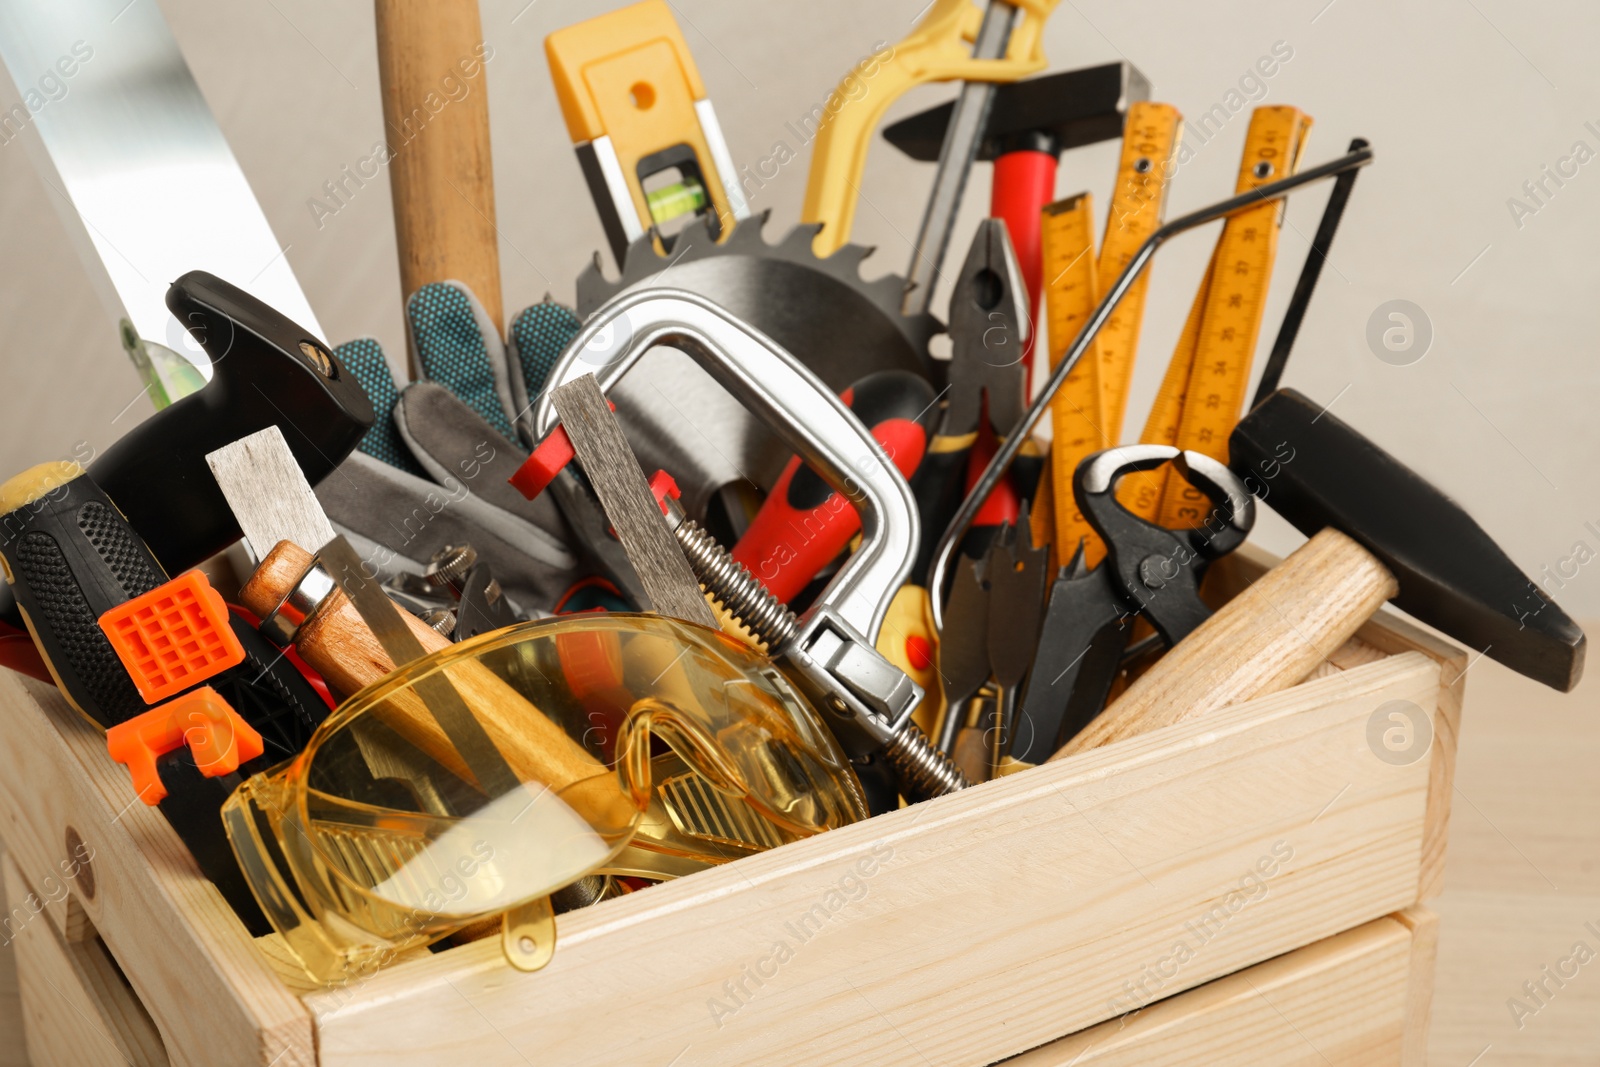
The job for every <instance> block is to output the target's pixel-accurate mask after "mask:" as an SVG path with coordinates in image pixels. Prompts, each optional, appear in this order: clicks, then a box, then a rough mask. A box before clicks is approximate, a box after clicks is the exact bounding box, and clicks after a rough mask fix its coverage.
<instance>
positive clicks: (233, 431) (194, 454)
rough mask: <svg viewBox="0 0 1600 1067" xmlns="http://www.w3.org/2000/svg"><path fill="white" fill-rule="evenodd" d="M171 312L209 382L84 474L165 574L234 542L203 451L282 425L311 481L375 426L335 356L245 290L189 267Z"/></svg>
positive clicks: (235, 527)
mask: <svg viewBox="0 0 1600 1067" xmlns="http://www.w3.org/2000/svg"><path fill="white" fill-rule="evenodd" d="M167 307H168V308H169V309H170V310H171V311H172V314H173V315H174V316H176V318H177V320H178V321H179V322H180V323H182V324H183V325H184V328H185V329H187V330H188V331H189V333H190V334H191V335H193V336H194V338H195V340H196V341H197V342H198V343H199V344H200V347H201V348H203V349H204V350H205V353H206V356H207V357H209V358H210V360H211V375H212V377H211V381H210V382H209V383H207V385H206V386H205V388H203V389H201V390H200V391H199V392H197V393H193V394H191V395H189V396H186V397H184V398H183V399H182V400H179V401H178V402H177V403H175V404H173V405H172V406H171V407H168V408H165V409H163V410H162V411H159V412H157V413H156V414H154V415H152V416H151V417H150V418H148V419H146V420H145V421H144V422H142V423H140V424H139V425H138V426H136V427H134V428H133V429H132V430H130V431H129V432H128V433H127V434H126V435H125V436H124V437H123V438H122V439H121V440H119V441H117V442H116V443H115V444H114V445H112V446H111V447H110V448H108V449H106V451H105V453H104V454H103V455H101V456H100V458H99V459H97V460H95V461H94V463H93V464H92V465H91V466H90V468H89V472H90V473H91V474H92V475H93V476H94V480H95V482H96V483H98V484H99V486H100V488H102V489H104V490H105V492H106V495H108V496H109V497H110V498H111V499H112V500H114V501H116V504H117V507H118V508H119V509H121V511H122V513H123V514H124V515H126V516H127V518H128V522H129V523H131V524H132V526H133V528H134V529H135V530H137V531H139V534H140V536H142V537H143V538H144V540H145V543H146V544H148V545H149V546H150V551H151V552H153V553H154V554H155V557H156V559H158V560H160V561H161V563H162V564H163V566H165V568H166V570H167V572H168V573H169V574H178V573H180V572H182V571H185V570H188V569H189V568H190V567H193V566H195V565H196V564H198V563H200V562H201V561H203V560H205V559H207V558H209V557H211V556H213V555H215V554H216V553H218V552H220V551H222V550H223V549H225V548H227V547H228V546H229V545H230V544H232V543H233V542H235V541H237V540H238V539H239V537H240V531H239V523H238V521H237V520H235V519H234V517H233V512H232V511H231V510H230V509H229V508H228V504H227V501H226V500H224V499H223V496H222V490H221V489H220V488H218V486H217V482H216V479H215V478H213V477H212V476H211V471H210V469H209V468H208V467H207V466H206V454H207V453H208V452H212V451H215V450H216V449H218V448H221V447H222V446H223V445H227V444H232V443H233V442H234V441H237V440H238V439H239V438H241V437H247V436H249V435H250V434H253V433H255V432H257V431H258V430H264V429H266V428H267V427H268V426H278V427H280V428H281V429H282V430H283V436H284V437H285V438H286V439H287V440H288V442H289V448H290V451H292V452H293V453H294V458H295V459H296V460H297V461H298V462H299V464H300V468H301V469H302V470H303V471H305V475H306V480H307V481H309V482H310V483H311V484H312V485H316V484H317V483H318V482H320V481H321V480H322V479H323V478H325V477H326V476H327V475H328V474H329V473H331V472H332V470H333V469H334V468H335V467H337V466H338V465H339V464H340V463H342V462H343V461H344V459H345V457H347V456H348V455H349V454H350V453H351V452H352V451H354V450H355V447H356V444H357V443H358V442H359V441H360V440H361V438H362V436H363V435H364V434H365V433H366V432H367V430H368V429H369V428H371V426H372V423H373V411H372V403H371V401H370V400H368V399H367V394H366V391H365V390H364V389H362V388H361V384H360V383H359V382H357V381H356V379H355V376H354V375H352V374H350V373H348V372H347V371H346V370H345V369H344V368H343V367H342V366H340V364H339V362H338V360H336V359H335V358H334V356H333V352H332V350H331V349H329V348H328V346H327V345H326V344H325V343H323V342H322V341H321V340H319V339H317V338H315V337H313V336H312V335H311V333H310V332H309V331H307V330H306V329H304V328H303V327H300V326H297V325H296V324H295V323H293V322H291V321H290V320H289V319H288V318H286V317H285V316H283V315H281V314H279V313H278V312H276V311H274V310H273V309H272V308H270V307H268V306H267V305H266V304H263V303H262V302H261V301H259V300H257V299H256V298H255V297H253V296H251V295H250V294H249V293H246V292H245V291H244V290H242V289H239V288H237V287H235V286H232V285H229V284H228V283H227V282H225V281H223V280H222V279H221V278H218V277H216V276H215V275H211V274H207V273H206V272H205V271H198V270H197V271H190V272H189V273H188V274H185V275H184V276H183V277H181V278H179V279H178V280H177V281H175V282H173V283H172V288H170V289H168V290H167Z"/></svg>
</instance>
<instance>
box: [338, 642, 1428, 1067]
mask: <svg viewBox="0 0 1600 1067" xmlns="http://www.w3.org/2000/svg"><path fill="white" fill-rule="evenodd" d="M1439 684H1440V681H1439V667H1438V664H1437V663H1436V662H1435V661H1434V660H1432V659H1429V658H1428V657H1426V656H1423V655H1420V654H1417V653H1414V652H1413V653H1406V654H1402V655H1397V656H1393V657H1391V658H1389V659H1387V660H1384V661H1382V662H1378V663H1372V664H1369V665H1367V666H1364V667H1360V668H1358V669H1355V670H1351V671H1348V672H1345V673H1343V674H1341V675H1338V676H1335V677H1329V678H1324V679H1321V680H1319V681H1316V682H1312V683H1308V684H1306V685H1302V686H1299V687H1296V688H1295V689H1293V690H1290V691H1287V692H1284V693H1280V694H1277V695H1274V696H1272V697H1268V698H1265V699H1263V700H1260V701H1254V702H1251V703H1249V704H1244V705H1239V706H1238V707H1235V708H1230V709H1227V710H1225V711H1222V712H1219V713H1217V714H1216V715H1214V716H1213V717H1211V718H1209V719H1206V720H1203V721H1199V722H1194V723H1187V724H1183V725H1181V726H1178V727H1175V728H1172V729H1169V730H1165V731H1160V732H1158V733H1156V734H1151V735H1145V736H1143V737H1137V738H1133V739H1130V740H1128V741H1126V742H1122V743H1119V744H1117V745H1114V746H1110V747H1108V748H1105V749H1101V750H1099V751H1096V752H1091V753H1086V754H1084V755H1083V756H1081V757H1078V758H1076V759H1074V760H1069V761H1062V762H1060V763H1056V764H1051V765H1049V766H1046V767H1044V768H1040V769H1037V770H1034V771H1030V772H1028V773H1026V774H1022V775H1016V776H1013V777H1010V778H1007V779H1003V780H1001V781H999V782H994V783H990V784H988V785H986V786H982V787H979V788H977V789H973V790H969V791H966V792H963V793H960V794H957V795H955V796H951V797H946V798H943V799H941V800H939V801H936V802H933V803H930V804H926V805H919V806H918V807H916V808H912V809H907V810H904V811H900V812H896V813H892V814H890V815H887V816H883V817H880V818H878V819H874V820H872V821H871V822H869V823H863V824H858V825H856V826H851V827H846V828H844V829H842V830H838V831H834V832H833V833H830V834H827V835H824V836H822V837H819V838H816V839H813V840H811V841H807V842H802V843H800V844H797V845H791V846H788V847H785V848H784V849H781V850H778V851H776V852H773V853H768V854H765V855H762V856H757V857H754V858H752V859H749V860H744V861H741V862H740V863H738V864H736V865H732V866H730V867H728V868H723V869H720V870H716V871H711V872H707V873H705V874H701V875H697V876H695V877H693V878H689V879H684V880H682V881H679V882H676V883H672V884H668V885H664V886H660V887H657V888H654V889H652V890H650V891H649V892H648V893H645V894H640V895H638V896H635V897H631V898H625V899H622V900H618V901H613V902H609V903H607V904H603V905H601V906H599V907H596V908H592V909H588V910H586V911H584V912H579V913H574V914H572V915H569V916H566V917H563V919H562V920H561V942H560V944H559V945H558V948H557V951H556V955H555V960H554V962H553V963H552V964H551V965H550V967H549V968H548V969H547V970H545V971H544V972H541V973H540V974H537V975H519V974H515V973H514V972H510V971H509V970H508V969H507V967H506V965H505V964H504V962H503V961H502V960H501V959H500V958H499V949H498V946H497V945H496V944H494V943H492V942H487V943H479V944H475V945H471V946H466V947H464V948H461V949H456V950H453V951H451V952H448V953H443V954H440V955H437V956H434V957H432V958H430V959H428V960H424V961H419V962H416V963H410V964H406V965H403V966H400V967H396V968H393V969H391V970H389V971H386V972H384V973H382V974H379V975H377V976H376V977H374V978H372V979H370V980H368V981H366V982H364V983H362V984H360V985H359V986H357V987H354V988H351V989H346V990H333V991H327V992H323V993H318V994H313V995H311V996H309V997H308V998H307V1003H308V1005H309V1006H310V1007H311V1008H312V1010H313V1012H314V1013H315V1014H316V1016H317V1026H318V1031H319V1047H320V1051H321V1057H322V1060H321V1062H322V1063H323V1064H324V1065H326V1067H335V1065H339V1067H346V1065H367V1064H396V1065H405V1064H421V1063H429V1062H434V1061H436V1060H437V1059H438V1058H439V1057H441V1056H442V1055H444V1054H445V1052H446V1051H447V1050H449V1049H451V1048H456V1049H459V1048H461V1047H463V1045H462V1042H467V1043H469V1045H468V1047H471V1048H472V1049H473V1050H474V1067H487V1065H489V1064H495V1063H500V1062H505V1063H520V1062H523V1061H524V1059H525V1058H526V1059H527V1060H529V1061H532V1062H551V1063H561V1064H563V1065H571V1067H580V1065H585V1064H605V1063H615V1062H623V1061H627V1062H657V1063H671V1062H674V1059H675V1057H685V1060H684V1062H693V1063H695V1064H715V1063H730V1064H746V1063H754V1062H761V1063H765V1062H783V1063H785V1064H793V1065H797V1067H798V1065H807V1064H818V1065H821V1064H836V1063H843V1062H852V1063H854V1062H860V1063H869V1062H870V1063H873V1064H883V1065H899V1064H905V1065H908V1067H925V1065H926V1064H928V1063H930V1062H931V1063H938V1064H947V1063H948V1064H961V1065H965V1064H983V1063H989V1062H992V1061H993V1060H995V1059H996V1058H997V1057H1000V1056H1005V1055H1011V1054H1014V1053H1017V1052H1022V1051H1024V1050H1027V1049H1029V1048H1034V1047H1036V1046H1039V1045H1041V1044H1044V1043H1045V1042H1047V1041H1050V1040H1052V1039H1054V1038H1057V1037H1059V1036H1061V1035H1062V1034H1065V1033H1070V1032H1073V1031H1077V1030H1080V1029H1083V1028H1084V1027H1087V1026H1090V1025H1092V1024H1094V1023H1097V1022H1099V1021H1101V1020H1103V1019H1106V1018H1109V1017H1113V1016H1115V1015H1117V1014H1120V1012H1121V1011H1122V1010H1125V1008H1126V1005H1124V1007H1123V1008H1118V1007H1117V1004H1118V999H1119V997H1120V998H1122V999H1123V1000H1124V1001H1125V1000H1126V998H1127V996H1128V994H1127V993H1126V992H1125V991H1124V990H1123V983H1124V982H1127V983H1130V984H1131V983H1132V982H1133V981H1135V980H1137V979H1139V978H1140V976H1141V972H1142V970H1143V969H1144V968H1146V967H1153V966H1159V965H1160V961H1161V960H1162V959H1163V958H1164V957H1165V956H1166V955H1167V954H1169V952H1170V950H1171V949H1172V948H1173V946H1174V944H1175V941H1176V940H1179V939H1182V938H1184V937H1186V936H1188V937H1192V938H1194V939H1195V940H1196V941H1198V940H1199V938H1198V935H1196V934H1186V933H1185V931H1187V930H1191V929H1193V924H1194V923H1195V922H1196V921H1202V920H1204V918H1205V916H1207V914H1208V913H1209V914H1211V915H1212V916H1213V918H1212V920H1211V921H1212V922H1214V923H1216V924H1217V926H1218V929H1219V930H1220V929H1221V927H1222V925H1223V924H1224V923H1225V924H1226V936H1215V935H1214V936H1213V939H1210V940H1207V941H1206V943H1205V944H1204V945H1202V946H1200V947H1199V948H1198V949H1197V950H1196V951H1194V952H1193V956H1192V959H1190V960H1188V961H1186V962H1185V963H1183V965H1182V966H1181V967H1180V968H1179V970H1178V972H1177V974H1176V975H1175V976H1174V977H1172V978H1170V979H1168V980H1163V981H1162V982H1161V984H1160V986H1159V988H1158V989H1156V990H1155V992H1156V993H1157V994H1159V996H1162V997H1165V996H1170V995H1173V994H1176V993H1178V992H1181V991H1182V990H1184V989H1188V988H1192V987H1194V986H1196V985H1200V984H1202V983H1204V982H1207V981H1210V980H1212V979H1214V978H1217V977H1219V976H1222V975H1225V974H1229V973H1232V972H1234V971H1237V970H1240V969H1241V968H1244V967H1246V966H1250V965H1252V964H1255V963H1257V962H1260V961H1261V960H1264V959H1268V958H1271V957H1273V956H1276V955H1279V954H1282V953H1284V952H1286V951H1289V950H1291V949H1293V948H1296V947H1299V946H1302V945H1306V944H1308V943H1310V942H1313V941H1316V940H1319V939H1321V938H1324V937H1327V936H1329V935H1332V934H1334V933H1336V932H1338V931H1341V930H1345V929H1349V928H1351V927H1354V926H1356V925H1358V924H1361V923H1364V922H1367V921H1370V920H1373V919H1375V918H1378V917H1380V916H1383V915H1386V914H1388V913H1390V912H1393V911H1396V910H1398V909H1400V908H1404V907H1406V906H1408V905H1411V904H1413V903H1415V902H1416V900H1417V893H1418V886H1419V877H1420V871H1421V866H1422V858H1423V844H1424V832H1423V819H1424V813H1425V811H1426V808H1427V803H1428V788H1429V781H1430V776H1431V765H1430V761H1429V760H1426V759H1425V760H1420V761H1418V762H1416V763H1414V764H1411V765H1409V766H1403V767H1397V766H1394V765H1391V764H1387V763H1384V762H1382V761H1380V760H1378V759H1376V758H1374V757H1373V756H1372V754H1371V753H1370V751H1368V750H1367V748H1366V744H1367V742H1366V726H1367V720H1368V718H1369V716H1370V715H1371V713H1372V712H1373V711H1374V710H1376V709H1377V707H1378V706H1379V705H1381V704H1383V703H1384V702H1386V701H1389V700H1395V699H1403V700H1411V701H1413V702H1415V703H1417V704H1418V705H1419V706H1422V707H1424V708H1431V707H1432V706H1433V704H1434V702H1435V699H1436V694H1437V692H1438V687H1439ZM1279 842H1282V843H1284V844H1285V845H1287V846H1288V847H1290V848H1292V849H1293V856H1292V858H1290V859H1288V860H1286V861H1285V862H1283V863H1282V864H1281V865H1280V867H1279V869H1278V870H1277V871H1276V872H1275V875H1274V877H1272V878H1270V879H1269V880H1267V881H1266V882H1265V886H1266V889H1265V892H1264V893H1262V894H1260V895H1259V897H1256V890H1255V888H1254V886H1253V885H1252V886H1250V894H1249V895H1250V896H1251V897H1253V898H1255V899H1252V900H1251V901H1250V902H1249V903H1248V904H1247V905H1239V910H1238V912H1237V914H1236V915H1230V916H1227V917H1226V918H1225V919H1224V920H1219V919H1216V918H1215V913H1214V912H1211V909H1213V908H1215V907H1216V906H1218V904H1219V902H1221V903H1222V906H1223V907H1224V908H1225V907H1226V905H1227V903H1228V901H1229V899H1230V898H1229V894H1230V892H1236V891H1237V892H1240V893H1242V892H1243V891H1242V890H1239V887H1240V885H1241V884H1248V883H1245V882H1244V879H1245V877H1246V876H1247V875H1248V874H1249V872H1250V871H1251V870H1252V868H1253V867H1255V866H1256V865H1257V864H1258V863H1264V862H1267V861H1269V860H1270V859H1271V858H1272V850H1273V847H1274V845H1275V844H1276V843H1279ZM1280 847H1281V846H1280ZM858 864H864V865H865V866H861V867H858V866H857V865H858ZM869 872H870V873H869ZM830 892H833V893H835V894H836V895H835V896H831V897H830V895H829V894H830ZM856 898H858V899H856ZM1232 899H1233V900H1234V901H1238V900H1239V899H1241V898H1240V897H1239V896H1237V895H1236V896H1235V897H1234V898H1232ZM819 907H820V908H821V909H822V912H821V914H822V915H825V916H826V919H825V920H824V919H823V918H820V917H818V916H819V913H818V911H817V909H818V908H819ZM807 915H811V916H812V917H813V918H812V920H811V922H812V923H814V924H815V926H814V927H813V926H812V925H810V924H808V923H807V920H806V919H805V916H807ZM797 924H800V925H797ZM1202 928H1203V929H1209V927H1207V926H1204V925H1203V926H1202ZM813 930H814V931H815V932H813ZM780 941H782V942H783V943H784V944H786V945H788V946H789V947H790V952H789V954H788V955H787V956H784V954H783V953H782V952H780V951H778V950H777V945H778V943H779V942H780ZM767 972H771V973H770V975H769V974H768V973H767ZM752 975H753V976H752ZM732 983H737V984H739V985H740V986H742V987H743V992H742V993H739V994H735V993H733V992H732V991H731V990H732V989H733V985H731V984H732ZM1147 988H1148V982H1147ZM1152 999H1154V997H1152ZM719 1005H720V1007H719ZM730 1009H731V1010H730ZM602 1020H603V1022H602ZM719 1023H720V1025H719Z"/></svg>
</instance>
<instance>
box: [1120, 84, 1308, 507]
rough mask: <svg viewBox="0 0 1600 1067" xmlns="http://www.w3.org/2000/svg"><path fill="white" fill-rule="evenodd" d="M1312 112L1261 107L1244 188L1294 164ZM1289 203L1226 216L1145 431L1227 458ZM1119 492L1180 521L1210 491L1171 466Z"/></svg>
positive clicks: (1253, 124)
mask: <svg viewBox="0 0 1600 1067" xmlns="http://www.w3.org/2000/svg"><path fill="white" fill-rule="evenodd" d="M1310 129H1311V118H1310V116H1308V115H1306V114H1304V113H1303V112H1301V111H1300V110H1298V109H1297V108H1292V107H1263V108H1257V109H1256V111H1255V113H1254V114H1253V115H1252V116H1251V118H1250V130H1249V133H1248V134H1247V135H1246V137H1245V149H1244V158H1243V159H1242V160H1241V161H1240V164H1239V178H1238V182H1237V184H1236V186H1235V192H1236V193H1245V192H1249V191H1250V190H1251V189H1254V188H1257V187H1259V186H1262V185H1267V184H1269V183H1271V182H1275V181H1278V180H1280V179H1282V178H1286V177H1288V176H1289V175H1291V174H1293V173H1294V172H1295V170H1296V169H1297V168H1298V167H1299V164H1300V157H1301V154H1302V153H1303V152H1304V150H1305V145H1306V135H1307V133H1308V132H1309V131H1310ZM1283 208H1284V205H1283V204H1280V203H1268V204H1262V205H1261V206H1260V207H1255V208H1251V209H1249V210H1247V211H1242V212H1240V213H1239V214H1237V215H1234V216H1233V217H1232V218H1230V219H1228V220H1227V221H1226V222H1225V223H1223V229H1222V236H1221V237H1220V238H1218V240H1217V247H1216V249H1215V250H1214V251H1213V252H1212V254H1211V263H1210V265H1209V266H1208V267H1207V268H1206V276H1205V280H1204V281H1202V282H1201V284H1200V291H1199V293H1197V294H1196V296H1195V302H1194V305H1193V307H1191V308H1190V310H1189V318H1188V321H1187V322H1186V323H1185V324H1184V328H1183V333H1182V335H1181V336H1180V337H1179V340H1178V347H1177V350H1176V351H1175V352H1174V353H1173V356H1172V362H1171V363H1170V364H1169V365H1168V367H1167V373H1166V376H1165V377H1164V378H1163V379H1162V382H1161V389H1160V391H1159V392H1158V393H1157V395H1156V401H1155V403H1154V404H1153V405H1152V406H1151V408H1150V416H1149V418H1148V419H1147V420H1146V422H1145V427H1144V432H1143V433H1142V434H1141V435H1140V437H1139V439H1140V441H1142V442H1144V443H1146V444H1165V445H1176V446H1177V447H1179V448H1186V449H1193V450H1195V451H1197V452H1203V453H1205V454H1206V455H1208V456H1211V457H1213V458H1215V459H1219V460H1222V461H1223V462H1227V459H1228V435H1229V434H1230V433H1232V432H1233V427H1234V424H1235V423H1237V422H1238V421H1239V413H1240V408H1241V407H1242V406H1243V404H1244V393H1245V388H1246V387H1247V386H1248V384H1249V381H1250V363H1251V360H1252V359H1253V357H1254V355H1255V349H1256V341H1257V339H1258V337H1259V336H1260V333H1261V319H1262V316H1263V314H1264V313H1265V311H1266V303H1267V286H1268V283H1269V282H1270V281H1271V278H1272V265H1273V261H1274V259H1275V257H1276V255H1277V249H1278V231H1279V228H1280V226H1281V225H1282V222H1283ZM1125 484H1126V488H1125V490H1124V492H1123V493H1120V494H1119V496H1120V497H1121V499H1122V500H1123V502H1124V504H1126V505H1127V506H1128V507H1129V508H1130V509H1131V510H1133V511H1134V513H1135V514H1137V515H1140V516H1141V517H1142V518H1145V519H1148V520H1150V521H1153V522H1156V523H1158V524H1159V525H1162V526H1168V527H1173V528H1180V527H1187V526H1194V525H1198V524H1199V523H1200V522H1201V521H1203V520H1204V518H1205V516H1206V514H1207V513H1208V512H1209V511H1210V507H1211V505H1210V503H1209V501H1208V500H1207V498H1206V497H1205V495H1204V494H1202V493H1201V492H1199V491H1198V490H1196V489H1194V488H1193V487H1191V486H1190V485H1189V484H1188V483H1187V482H1185V481H1184V480H1183V479H1182V478H1177V477H1169V476H1168V472H1166V471H1156V472H1152V473H1150V474H1142V475H1135V476H1133V477H1132V478H1129V479H1128V483H1125Z"/></svg>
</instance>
